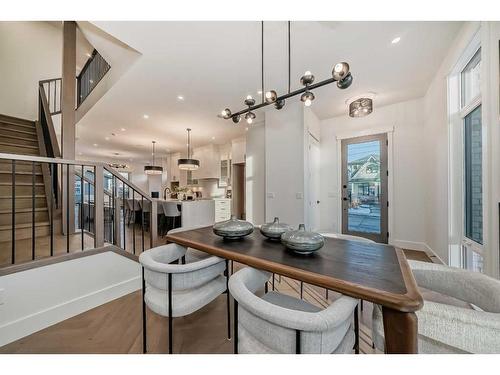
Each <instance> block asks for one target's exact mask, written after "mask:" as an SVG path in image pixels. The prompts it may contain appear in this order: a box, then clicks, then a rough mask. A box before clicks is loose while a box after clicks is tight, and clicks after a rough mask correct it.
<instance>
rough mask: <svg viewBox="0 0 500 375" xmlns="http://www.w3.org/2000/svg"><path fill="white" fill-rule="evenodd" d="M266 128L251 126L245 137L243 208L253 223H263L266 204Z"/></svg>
mask: <svg viewBox="0 0 500 375" xmlns="http://www.w3.org/2000/svg"><path fill="white" fill-rule="evenodd" d="M265 137H266V129H265V126H264V125H262V124H261V125H259V126H251V127H250V129H249V130H248V132H247V137H246V164H245V179H246V187H245V189H246V192H245V210H246V219H247V220H248V221H250V222H251V223H253V224H255V225H259V224H264V223H265V219H266V217H265V205H266V198H265V197H266V189H265V186H266V142H265Z"/></svg>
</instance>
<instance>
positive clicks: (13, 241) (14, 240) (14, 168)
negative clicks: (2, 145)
mask: <svg viewBox="0 0 500 375" xmlns="http://www.w3.org/2000/svg"><path fill="white" fill-rule="evenodd" d="M11 203H12V207H11V209H12V256H11V261H12V264H14V263H16V161H15V160H12V202H11Z"/></svg>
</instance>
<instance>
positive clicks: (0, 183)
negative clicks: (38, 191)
mask: <svg viewBox="0 0 500 375" xmlns="http://www.w3.org/2000/svg"><path fill="white" fill-rule="evenodd" d="M11 173H12V172H11ZM31 185H33V184H32V183H31V182H17V181H16V186H31ZM0 186H12V182H0ZM35 186H44V183H43V182H35Z"/></svg>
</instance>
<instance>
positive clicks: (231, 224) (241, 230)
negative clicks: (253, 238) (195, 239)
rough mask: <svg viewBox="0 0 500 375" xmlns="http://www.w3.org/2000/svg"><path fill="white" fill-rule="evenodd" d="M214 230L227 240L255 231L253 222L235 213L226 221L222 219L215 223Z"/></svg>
mask: <svg viewBox="0 0 500 375" xmlns="http://www.w3.org/2000/svg"><path fill="white" fill-rule="evenodd" d="M212 228H213V231H214V233H215V234H216V235H218V236H221V237H223V238H224V239H225V240H237V239H241V238H243V237H245V236H248V235H249V234H250V233H252V232H253V224H252V223H249V222H248V221H245V220H239V219H237V218H236V216H235V215H231V218H230V219H229V220H226V221H221V222H219V223H215V224H214V225H213V227H212Z"/></svg>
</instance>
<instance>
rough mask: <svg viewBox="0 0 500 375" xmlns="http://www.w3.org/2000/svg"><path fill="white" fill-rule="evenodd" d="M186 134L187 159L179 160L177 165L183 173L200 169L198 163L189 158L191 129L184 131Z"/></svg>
mask: <svg viewBox="0 0 500 375" xmlns="http://www.w3.org/2000/svg"><path fill="white" fill-rule="evenodd" d="M186 130H187V133H188V143H187V158H185V159H179V160H178V161H177V165H178V166H179V169H181V170H183V171H195V170H197V169H198V168H199V167H200V161H199V160H197V159H193V158H191V129H189V128H188V129H186Z"/></svg>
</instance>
